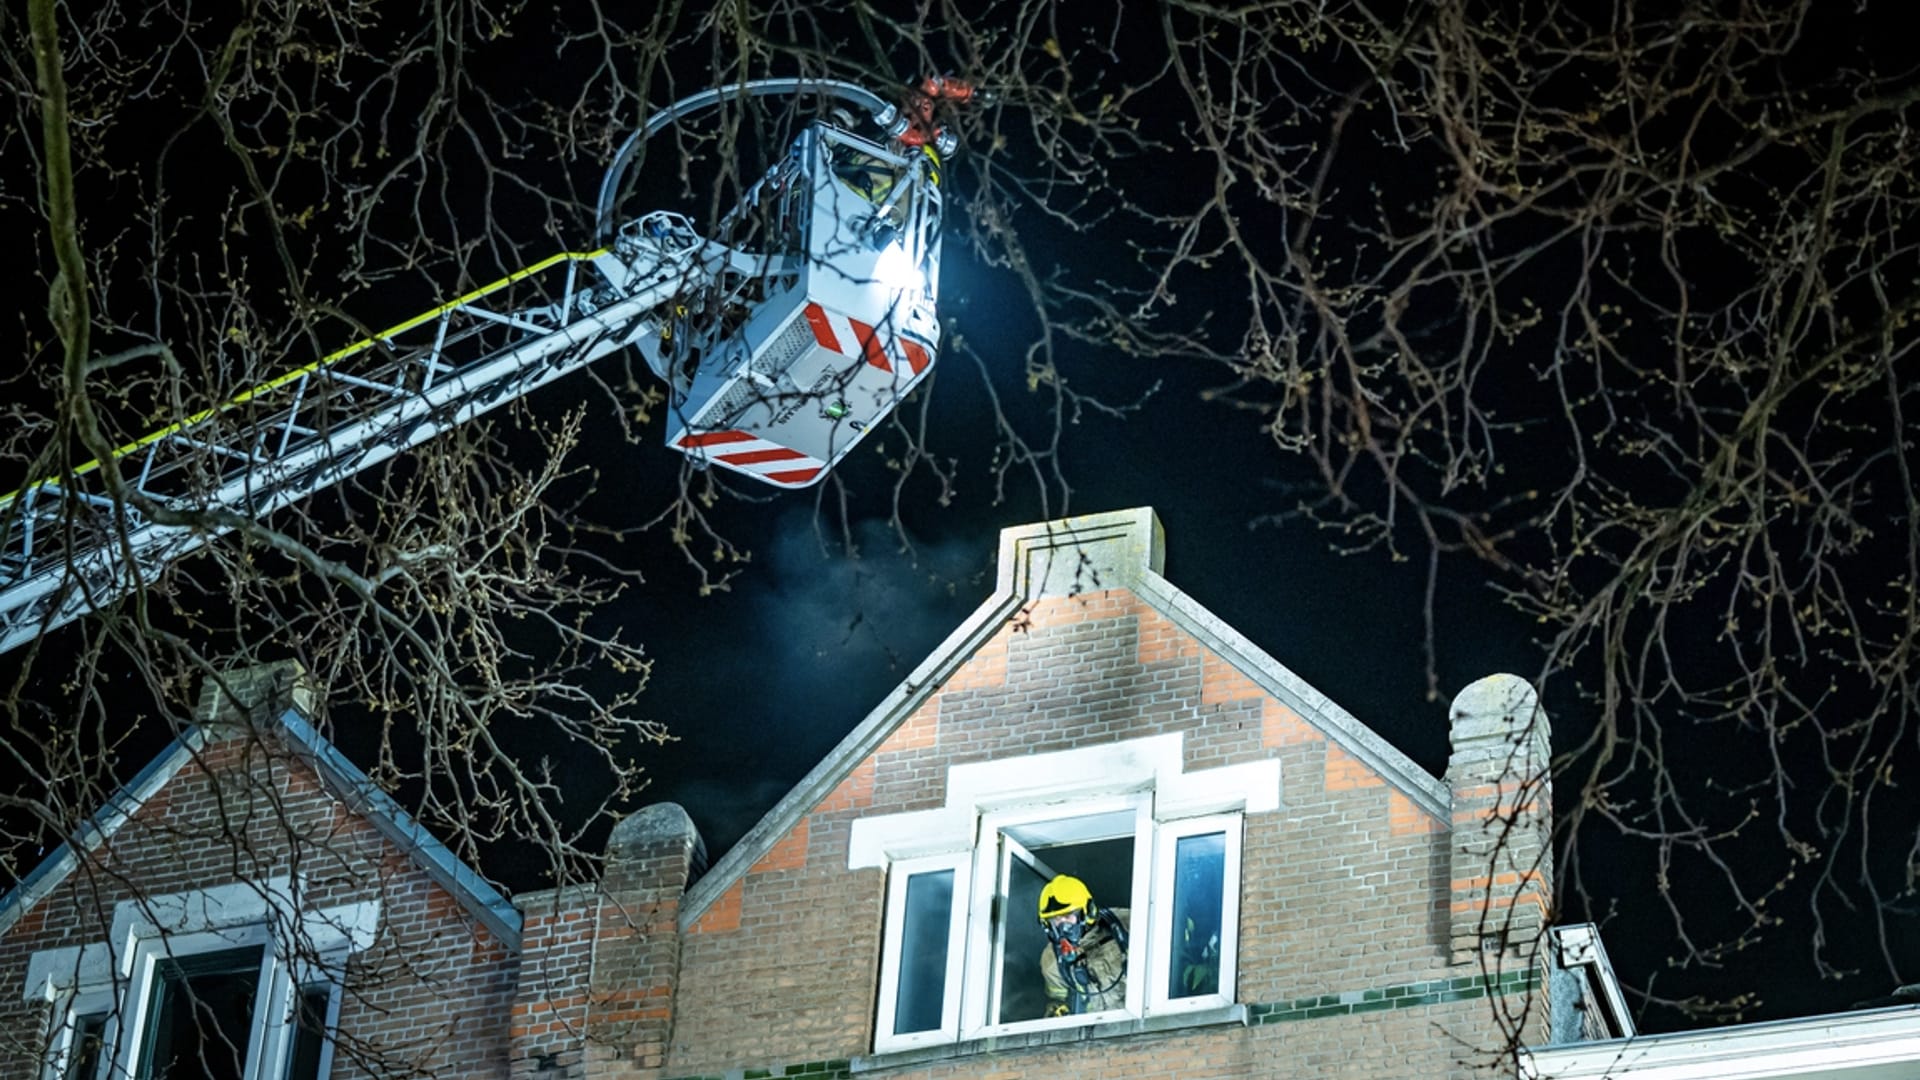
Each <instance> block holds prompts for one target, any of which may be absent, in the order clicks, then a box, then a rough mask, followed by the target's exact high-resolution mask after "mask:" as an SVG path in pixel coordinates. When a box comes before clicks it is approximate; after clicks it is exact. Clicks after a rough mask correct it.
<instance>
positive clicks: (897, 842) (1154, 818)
mask: <svg viewBox="0 0 1920 1080" xmlns="http://www.w3.org/2000/svg"><path fill="white" fill-rule="evenodd" d="M1183 742H1184V737H1183V735H1182V734H1180V733H1178V732H1170V733H1166V734H1161V735H1149V736H1144V737H1141V738H1137V739H1124V740H1120V741H1117V742H1112V743H1105V744H1100V745H1094V746H1085V747H1078V748H1075V749H1072V750H1064V751H1051V752H1047V753H1041V754H1026V755H1020V756H1016V757H1011V758H998V759H992V760H985V761H968V762H960V763H956V764H953V765H950V766H948V767H947V776H946V785H945V788H946V798H945V801H944V803H943V805H941V806H938V807H933V808H930V809H924V810H912V811H904V812H901V813H895V814H878V815H873V816H870V817H864V818H858V819H855V821H854V822H853V827H852V829H851V831H850V836H849V839H848V844H847V868H848V869H849V870H861V869H866V868H874V869H880V870H882V871H884V872H885V873H886V874H887V881H888V885H887V889H888V891H887V909H886V923H885V925H884V927H883V930H882V934H881V951H880V972H879V979H878V981H879V983H880V985H881V998H882V1000H881V1002H880V1005H881V1008H880V1009H877V1010H876V1014H877V1015H876V1023H875V1025H874V1040H873V1048H874V1051H875V1052H876V1053H882V1054H884V1053H888V1052H891V1051H898V1050H907V1049H911V1048H914V1047H918V1046H925V1045H929V1044H936V1043H948V1044H950V1043H954V1042H959V1041H962V1040H970V1039H985V1038H992V1037H995V1036H1000V1035H1025V1034H1027V1033H1030V1032H1039V1033H1042V1034H1043V1035H1044V1033H1046V1032H1049V1031H1052V1030H1055V1029H1062V1028H1075V1027H1082V1026H1087V1025H1098V1024H1104V1023H1113V1022H1117V1021H1121V1022H1130V1023H1132V1022H1138V1021H1139V1020H1140V1019H1142V1018H1145V1017H1151V1016H1155V1015H1171V1016H1178V1015H1191V1014H1194V1013H1196V1012H1201V1011H1204V1010H1208V1009H1214V1008H1223V1007H1228V1006H1231V1005H1232V1004H1233V1003H1234V1001H1235V999H1236V996H1237V994H1238V980H1237V968H1238V960H1239V916H1240V890H1241V887H1242V884H1243V883H1242V881H1241V870H1242V861H1241V856H1242V852H1241V847H1242V843H1243V841H1244V838H1245V819H1246V816H1247V815H1249V814H1265V813H1272V812H1275V811H1277V810H1279V809H1280V763H1279V761H1278V760H1277V759H1274V758H1261V759H1256V760H1253V761H1245V762H1239V763H1237V764H1233V765H1224V766H1219V767H1216V768H1211V769H1202V770H1196V771H1194V772H1188V771H1186V769H1185V754H1184V751H1183ZM1129 807H1130V808H1133V810H1134V812H1135V813H1136V814H1137V815H1138V817H1137V819H1136V821H1137V824H1136V834H1135V854H1134V861H1133V888H1132V893H1131V895H1130V896H1128V897H1127V898H1126V900H1125V906H1127V907H1128V908H1130V909H1131V915H1130V921H1129V930H1130V932H1131V938H1132V944H1131V947H1130V949H1129V956H1128V969H1127V999H1126V1008H1125V1009H1124V1010H1119V1009H1116V1010H1110V1011H1107V1012H1103V1013H1096V1014H1092V1015H1083V1016H1067V1017H1054V1018H1040V1019H1035V1020H1025V1021H1015V1022H1010V1023H1006V1024H990V1023H988V1022H987V1021H988V1018H989V1017H990V1016H992V1015H994V1013H993V1011H992V1010H993V1009H994V1007H995V1003H994V1001H993V999H994V997H995V996H996V995H995V988H994V986H993V982H992V980H993V978H994V975H995V973H996V972H997V971H999V970H1000V968H999V966H998V964H999V958H1000V949H999V948H996V944H997V943H996V942H995V941H994V932H995V927H994V925H993V910H994V901H995V897H996V894H997V890H998V889H999V887H1000V885H999V879H1000V871H1001V866H1000V863H1001V860H1002V858H1003V845H1002V844H1001V842H1000V839H999V838H1000V836H1001V835H1002V832H1003V830H1005V829H1008V828H1018V827H1020V826H1021V825H1022V824H1032V823H1037V822H1047V821H1063V820H1067V819H1071V818H1077V817H1086V816H1092V815H1098V814H1101V813H1107V812H1113V811H1115V810H1116V809H1124V808H1129ZM1222 831H1224V832H1226V833H1227V857H1226V862H1225V865H1224V866H1223V867H1222V873H1223V874H1224V875H1225V880H1223V881H1222V895H1221V903H1222V909H1223V910H1222V912H1221V915H1222V918H1221V963H1220V987H1219V992H1218V993H1216V994H1208V995H1197V996H1195V997H1191V998H1172V997H1170V996H1169V995H1168V994H1167V993H1166V988H1165V986H1164V983H1165V981H1166V978H1167V976H1166V974H1165V969H1166V967H1167V966H1168V965H1170V964H1171V963H1172V962H1173V960H1174V956H1173V939H1172V919H1173V913H1172V902H1173V897H1172V887H1173V862H1172V860H1173V856H1174V845H1175V844H1176V843H1177V842H1178V841H1179V840H1180V839H1182V838H1184V837H1187V836H1193V835H1201V834H1205V833H1209V832H1222ZM1110 835H1111V834H1110ZM1089 839H1091V837H1089ZM1163 864H1164V866H1163ZM949 866H952V867H961V866H964V867H966V868H967V869H968V870H969V874H970V877H971V880H972V884H971V888H970V889H969V890H968V900H967V903H966V904H965V905H960V904H957V903H956V905H955V908H954V911H953V914H952V918H953V920H954V928H953V932H954V933H955V934H957V935H958V941H959V947H958V949H957V950H956V948H955V946H954V945H952V944H951V942H952V941H953V940H954V939H952V938H950V939H949V941H950V944H949V969H948V993H949V997H948V998H947V999H946V1000H945V1001H944V1002H943V1004H944V1005H945V1006H947V1007H948V1008H951V1006H952V1001H953V999H952V997H951V993H952V980H953V972H954V970H955V969H956V968H958V967H961V966H962V965H964V969H963V970H964V975H963V977H962V979H961V986H960V1003H961V1014H960V1017H959V1020H958V1023H957V1024H955V1023H954V1022H953V1021H952V1020H951V1019H950V1018H943V1023H942V1026H941V1029H940V1031H938V1032H917V1033H915V1034H913V1035H911V1036H895V1035H890V1034H887V1032H889V1031H890V1030H891V1028H892V1025H893V1012H892V1008H893V1004H892V1002H893V997H894V996H895V995H896V994H897V990H898V982H897V979H898V966H899V962H900V946H901V942H900V938H901V929H902V927H901V926H900V915H901V913H902V912H903V911H904V903H905V899H904V890H905V888H906V881H907V879H908V874H909V873H912V872H918V871H919V870H920V869H923V868H927V867H939V868H945V867H949ZM903 871H904V872H903ZM958 877H959V875H956V886H955V887H956V888H959V885H958V883H957V879H958ZM1100 899H1101V902H1102V903H1103V904H1104V905H1107V906H1112V907H1120V906H1122V902H1121V901H1120V900H1118V899H1116V898H1111V897H1102V898H1100ZM955 957H958V958H959V959H958V960H955V959H954V958H955ZM1038 959H1039V957H1038V956H1036V957H1035V960H1036V961H1037V960H1038ZM1036 967H1037V964H1036ZM1035 976H1036V978H1037V977H1039V973H1038V972H1037V971H1036V972H1035Z"/></svg>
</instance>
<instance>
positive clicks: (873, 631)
mask: <svg viewBox="0 0 1920 1080" xmlns="http://www.w3.org/2000/svg"><path fill="white" fill-rule="evenodd" d="M996 540H997V536H996V534H995V533H994V532H993V531H992V530H990V529H988V530H979V529H976V530H973V531H972V532H971V533H970V534H969V535H967V536H966V537H965V538H964V539H939V538H935V539H924V540H923V539H918V538H914V539H912V540H911V541H910V543H909V544H907V545H904V546H903V544H902V541H901V538H900V537H899V536H898V535H897V534H896V533H894V532H893V530H892V529H891V528H890V527H889V526H888V525H887V524H886V523H885V522H882V521H863V522H859V523H856V524H855V525H854V526H853V527H852V529H851V537H850V538H849V537H848V536H847V535H846V534H844V533H842V532H841V531H839V530H838V529H837V528H836V527H834V526H831V525H828V524H826V523H823V522H820V521H819V520H818V519H817V518H816V517H815V515H814V514H813V512H812V511H811V510H810V509H796V510H793V511H789V512H787V513H786V514H783V515H782V516H781V517H780V518H779V519H778V521H777V522H776V523H775V525H774V527H773V529H772V535H771V537H770V538H768V539H766V540H765V541H763V542H762V543H760V544H758V545H756V548H755V552H754V554H755V562H756V563H758V564H760V565H759V566H756V567H755V568H754V569H753V570H752V571H751V572H749V573H747V574H745V575H742V577H741V578H739V579H736V581H735V583H734V586H733V592H732V593H731V594H730V595H728V596H726V597H724V598H723V599H721V600H719V601H718V602H706V601H702V602H700V603H698V604H696V605H694V606H693V607H691V608H690V609H689V611H690V613H691V614H690V616H689V617H688V618H686V619H684V620H680V621H679V625H680V632H679V633H678V634H676V635H675V636H674V637H673V638H671V639H670V640H660V641H659V645H658V647H654V646H651V645H650V649H649V651H651V652H653V653H654V654H655V656H656V658H657V659H658V660H659V665H658V666H657V667H656V670H655V677H654V679H653V681H652V683H651V684H650V691H649V695H648V696H649V697H650V698H653V699H654V701H655V706H656V708H657V709H658V710H659V714H660V716H661V718H662V719H663V720H665V721H666V722H667V724H668V727H669V728H670V730H672V732H673V733H674V735H675V736H676V738H677V740H678V741H677V742H676V743H674V744H672V745H671V746H670V747H669V748H667V749H666V750H665V751H664V752H662V753H661V754H660V756H659V760H658V762H657V764H656V765H655V767H654V768H653V769H652V770H651V772H652V778H653V783H652V785H651V788H650V790H649V792H648V794H647V795H646V796H644V798H645V799H646V801H653V800H657V799H671V800H673V801H676V802H679V803H681V804H682V805H684V806H685V807H686V808H687V810H688V812H689V813H690V814H692V816H693V818H694V820H695V822H696V823H697V824H698V825H699V827H700V831H701V835H702V836H703V837H705V839H706V841H707V847H708V851H709V853H710V854H711V855H712V856H713V857H714V858H718V857H719V856H720V855H721V854H722V853H724V852H725V850H726V849H727V848H728V847H730V846H732V844H733V843H734V842H735V841H736V840H738V839H739V837H740V835H741V834H742V833H744V832H745V831H746V830H747V829H749V828H751V827H752V826H753V825H754V824H755V823H756V822H758V821H759V819H760V818H761V816H762V815H764V814H765V813H766V812H767V810H769V809H771V808H772V806H773V804H774V803H775V802H777V801H778V800H779V799H780V798H781V797H782V796H784V795H785V794H786V792H787V791H788V790H789V789H791V788H792V786H793V785H794V784H795V783H797V782H798V781H799V780H800V778H801V777H803V776H805V775H806V773H807V772H808V771H809V770H810V769H812V768H813V767H814V766H815V765H817V764H819V762H820V761H821V760H822V759H823V758H824V757H826V755H827V754H828V753H829V752H831V751H832V749H833V747H834V746H835V745H836V744H838V743H839V741H840V740H841V739H842V738H844V737H845V736H846V735H847V733H848V732H850V731H852V730H853V728H854V727H855V726H856V725H857V724H859V723H860V721H861V720H863V719H865V718H866V715H867V713H868V712H870V711H871V710H872V709H873V707H874V706H875V705H878V704H879V703H880V701H881V700H882V699H883V698H885V697H886V695H887V694H888V693H889V692H891V691H892V689H893V688H894V687H895V686H896V685H898V684H899V683H900V682H901V681H902V680H903V679H905V678H906V677H907V675H908V673H910V672H911V671H912V670H913V669H914V668H915V667H916V666H917V665H919V663H920V662H921V661H922V660H924V659H925V658H926V657H927V654H928V653H930V652H932V651H933V649H934V648H935V647H936V646H938V645H939V644H940V642H941V641H942V640H943V639H944V638H945V637H946V636H947V635H948V634H949V633H951V632H952V631H953V629H954V628H955V627H957V626H958V625H959V624H960V622H961V621H962V620H963V619H965V618H966V616H967V615H968V614H969V613H970V612H971V611H972V610H973V609H974V608H975V607H977V606H979V604H980V603H981V602H982V601H984V600H985V599H986V598H987V595H988V594H989V593H990V592H992V588H993V585H992V577H991V564H992V554H993V545H994V543H995V541H996ZM849 547H851V551H849ZM656 640H659V639H656Z"/></svg>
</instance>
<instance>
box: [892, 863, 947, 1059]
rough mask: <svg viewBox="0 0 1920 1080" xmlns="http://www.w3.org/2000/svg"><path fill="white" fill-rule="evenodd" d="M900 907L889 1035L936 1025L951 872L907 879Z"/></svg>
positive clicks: (942, 992) (942, 993) (942, 997)
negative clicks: (897, 964) (896, 980)
mask: <svg viewBox="0 0 1920 1080" xmlns="http://www.w3.org/2000/svg"><path fill="white" fill-rule="evenodd" d="M906 908H907V910H906V915H905V917H904V918H903V919H902V925H901V928H900V990H899V993H897V994H896V995H895V996H894V999H893V1033H894V1034H895V1035H906V1034H910V1033H912V1032H915V1031H935V1030H938V1029H939V1027H940V1015H941V1013H942V1012H943V1011H944V1008H945V1005H946V991H947V940H948V934H949V932H950V931H951V929H952V926H953V871H952V870H937V871H934V872H932V873H926V874H915V875H913V876H912V877H910V878H908V879H907V903H906Z"/></svg>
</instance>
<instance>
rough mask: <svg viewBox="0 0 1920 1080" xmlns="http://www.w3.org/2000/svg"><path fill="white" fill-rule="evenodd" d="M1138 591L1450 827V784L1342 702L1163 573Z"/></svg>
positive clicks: (1147, 578) (1146, 577) (1145, 579)
mask: <svg viewBox="0 0 1920 1080" xmlns="http://www.w3.org/2000/svg"><path fill="white" fill-rule="evenodd" d="M1134 592H1135V595H1137V596H1139V597H1140V598H1141V599H1142V600H1145V601H1146V602H1147V603H1148V604H1150V605H1152V606H1153V608H1154V609H1155V610H1157V611H1159V612H1160V613H1161V614H1162V615H1165V616H1166V617H1167V618H1168V619H1170V620H1172V621H1173V622H1174V624H1175V625H1177V626H1179V627H1180V628H1181V629H1182V630H1185V631H1186V632H1187V633H1189V634H1192V635H1193V636H1194V637H1196V638H1198V639H1199V640H1200V642H1201V644H1203V645H1205V646H1207V647H1208V648H1209V649H1212V650H1213V651H1214V652H1216V653H1218V654H1219V655H1220V657H1221V658H1222V659H1224V660H1226V661H1227V662H1228V663H1231V664H1232V665H1233V666H1234V667H1236V668H1238V669H1240V670H1241V671H1243V672H1245V673H1246V674H1247V675H1248V676H1249V677H1250V678H1252V679H1253V681H1254V682H1255V683H1256V684H1257V685H1258V686H1259V687H1260V688H1261V689H1262V690H1265V691H1266V692H1267V693H1269V694H1272V695H1273V696H1274V697H1276V698H1278V699H1279V700H1280V701H1281V703H1282V704H1284V705H1286V706H1287V707H1288V708H1290V709H1292V710H1293V711H1295V712H1297V713H1299V714H1300V717H1301V719H1303V720H1306V721H1308V722H1309V723H1311V724H1313V725H1314V726H1315V727H1317V728H1319V729H1320V730H1321V731H1323V732H1325V733H1326V735H1327V738H1329V739H1331V740H1332V741H1333V742H1334V743H1336V744H1338V745H1339V747H1340V749H1342V750H1345V751H1346V752H1347V753H1349V754H1352V755H1353V756H1354V757H1356V758H1359V759H1360V760H1361V761H1362V762H1363V763H1365V764H1366V766H1367V767H1368V768H1370V769H1372V770H1373V771H1374V772H1377V773H1379V774H1380V775H1381V776H1382V777H1384V778H1385V779H1386V780H1387V781H1388V782H1389V783H1391V784H1393V785H1394V786H1395V787H1397V788H1399V789H1400V790H1401V791H1402V792H1404V793H1405V794H1406V795H1407V797H1408V798H1411V799H1412V800H1413V801H1414V802H1415V803H1416V804H1418V805H1419V806H1420V808H1421V809H1422V810H1425V811H1427V812H1428V813H1430V814H1432V815H1433V816H1435V817H1437V818H1439V819H1440V820H1441V821H1442V822H1446V823H1449V825H1450V824H1451V822H1452V821H1453V809H1452V806H1453V793H1452V791H1451V789H1449V788H1448V787H1447V785H1446V782H1445V781H1443V780H1440V779H1439V778H1437V777H1435V776H1434V775H1433V774H1431V773H1429V772H1427V770H1425V769H1423V768H1421V767H1420V766H1419V764H1418V763H1417V762H1415V761H1414V760H1413V759H1412V758H1410V757H1408V756H1407V755H1405V754H1403V753H1401V752H1400V751H1399V750H1398V749H1397V748H1395V747H1394V745H1393V744H1392V743H1390V742H1388V741H1387V740H1386V739H1385V738H1383V737H1382V736H1381V735H1380V734H1379V733H1378V732H1376V731H1374V730H1373V729H1372V728H1370V727H1368V726H1367V725H1366V724H1365V723H1363V722H1361V721H1360V720H1359V719H1358V718H1357V717H1355V716H1354V715H1353V714H1352V713H1350V712H1348V711H1347V710H1346V709H1344V708H1341V707H1340V705H1339V703H1338V702H1336V701H1334V700H1333V699H1332V698H1329V697H1328V696H1327V695H1325V694H1323V693H1321V692H1320V691H1319V690H1317V689H1315V688H1314V687H1313V686H1312V684H1310V683H1308V682H1307V681H1306V680H1305V679H1303V678H1301V677H1300V676H1299V675H1297V674H1295V673H1294V672H1293V671H1292V669H1290V668H1288V667H1287V666H1286V665H1285V664H1282V663H1281V662H1280V661H1278V660H1276V659H1274V658H1273V656H1272V655H1271V654H1269V653H1268V652H1267V651H1266V650H1264V649H1262V648H1260V647H1259V646H1258V645H1255V644H1254V643H1253V642H1251V641H1249V640H1247V638H1246V636H1245V635H1243V634H1241V633H1240V631H1238V630H1235V629H1234V628H1233V627H1231V626H1229V625H1227V623H1226V622H1225V621H1223V620H1222V619H1221V618H1220V617H1219V616H1217V615H1215V614H1214V613H1213V612H1211V611H1209V610H1207V608H1206V607H1205V606H1203V605H1202V604H1201V603H1200V602H1199V601H1198V600H1195V599H1194V598H1193V597H1191V596H1188V595H1187V594H1186V593H1184V592H1182V591H1181V590H1180V588H1179V587H1178V586H1176V585H1174V584H1173V583H1172V582H1170V581H1168V580H1167V579H1166V578H1164V577H1162V576H1160V575H1159V574H1157V573H1153V572H1151V571H1149V572H1147V573H1145V574H1142V575H1141V577H1140V582H1139V584H1138V585H1137V586H1136V587H1135V590H1134Z"/></svg>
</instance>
